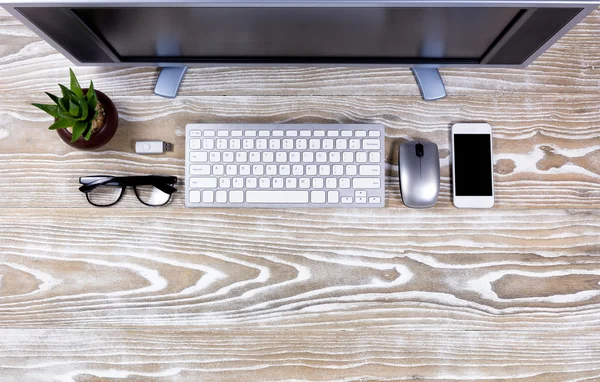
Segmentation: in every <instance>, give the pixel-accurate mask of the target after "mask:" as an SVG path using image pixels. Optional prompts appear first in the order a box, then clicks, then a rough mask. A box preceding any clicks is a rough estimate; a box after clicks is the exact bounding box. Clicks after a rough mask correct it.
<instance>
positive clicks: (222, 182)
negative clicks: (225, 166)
mask: <svg viewBox="0 0 600 382" xmlns="http://www.w3.org/2000/svg"><path fill="white" fill-rule="evenodd" d="M219 188H231V178H220V179H219Z"/></svg>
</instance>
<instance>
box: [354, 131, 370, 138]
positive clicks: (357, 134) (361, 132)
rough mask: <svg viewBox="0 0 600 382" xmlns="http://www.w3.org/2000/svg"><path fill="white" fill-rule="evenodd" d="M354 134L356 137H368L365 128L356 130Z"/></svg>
mask: <svg viewBox="0 0 600 382" xmlns="http://www.w3.org/2000/svg"><path fill="white" fill-rule="evenodd" d="M354 136H356V137H366V136H367V132H366V131H364V130H357V131H355V132H354Z"/></svg>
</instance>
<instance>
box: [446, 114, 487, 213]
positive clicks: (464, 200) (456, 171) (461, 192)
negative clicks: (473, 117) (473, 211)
mask: <svg viewBox="0 0 600 382" xmlns="http://www.w3.org/2000/svg"><path fill="white" fill-rule="evenodd" d="M487 145H489V148H488V147H487ZM457 161H458V162H457ZM488 164H489V166H488ZM452 194H453V195H452V196H453V198H452V200H453V203H454V206H456V207H458V208H492V207H493V206H494V157H493V151H492V126H490V125H489V124H487V123H456V124H454V125H453V126H452Z"/></svg>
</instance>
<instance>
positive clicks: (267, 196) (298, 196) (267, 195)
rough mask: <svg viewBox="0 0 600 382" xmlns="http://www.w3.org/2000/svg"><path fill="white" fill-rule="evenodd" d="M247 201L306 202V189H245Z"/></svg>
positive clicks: (271, 202)
mask: <svg viewBox="0 0 600 382" xmlns="http://www.w3.org/2000/svg"><path fill="white" fill-rule="evenodd" d="M246 202H247V203H261V204H277V203H279V204H281V203H308V191H296V190H294V191H270V190H269V191H266V190H265V191H262V190H261V191H246Z"/></svg>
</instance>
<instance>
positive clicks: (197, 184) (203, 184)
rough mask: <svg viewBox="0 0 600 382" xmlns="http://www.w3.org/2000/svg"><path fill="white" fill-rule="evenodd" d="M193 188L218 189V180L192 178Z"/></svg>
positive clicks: (191, 185)
mask: <svg viewBox="0 0 600 382" xmlns="http://www.w3.org/2000/svg"><path fill="white" fill-rule="evenodd" d="M190 187H192V188H217V178H190Z"/></svg>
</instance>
